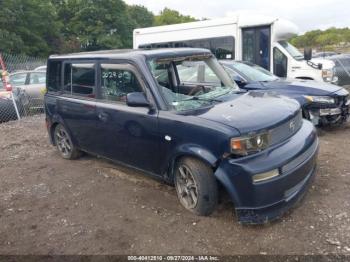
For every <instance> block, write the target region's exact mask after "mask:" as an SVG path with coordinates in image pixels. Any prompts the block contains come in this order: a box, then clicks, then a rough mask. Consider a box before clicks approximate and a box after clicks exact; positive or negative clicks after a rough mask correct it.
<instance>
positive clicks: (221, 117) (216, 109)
mask: <svg viewBox="0 0 350 262" xmlns="http://www.w3.org/2000/svg"><path fill="white" fill-rule="evenodd" d="M299 109H300V105H299V104H298V103H297V102H296V101H295V100H292V99H288V98H284V97H281V96H279V95H276V94H275V93H270V92H261V91H251V92H248V93H245V94H243V95H237V96H235V98H233V99H230V100H228V101H226V102H222V103H218V104H216V105H214V106H213V107H211V108H210V109H208V110H206V111H205V112H203V113H201V114H200V115H198V117H201V118H203V119H207V120H211V121H215V122H218V123H222V124H225V125H228V126H230V127H233V128H235V129H237V130H238V131H239V132H240V133H241V134H247V133H250V132H258V131H260V130H266V129H269V128H272V127H274V126H277V125H279V124H280V123H282V122H285V121H286V120H287V119H289V118H291V117H292V116H294V115H295V114H297V112H298V111H299Z"/></svg>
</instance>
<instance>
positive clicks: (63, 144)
mask: <svg viewBox="0 0 350 262" xmlns="http://www.w3.org/2000/svg"><path fill="white" fill-rule="evenodd" d="M54 137H55V142H56V147H57V149H58V151H59V152H60V154H61V156H62V157H63V158H65V159H77V158H78V157H79V156H80V151H79V150H78V149H77V148H76V147H75V146H74V145H73V143H72V139H71V137H70V135H69V134H68V132H67V130H66V129H65V127H64V126H63V125H61V124H58V125H57V126H56V128H55V131H54Z"/></svg>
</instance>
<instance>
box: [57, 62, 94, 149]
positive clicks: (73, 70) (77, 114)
mask: <svg viewBox="0 0 350 262" xmlns="http://www.w3.org/2000/svg"><path fill="white" fill-rule="evenodd" d="M63 71H64V73H63V75H64V77H63V94H62V95H61V96H59V99H58V102H57V103H58V105H57V111H58V114H59V116H60V117H61V118H62V119H63V121H64V125H65V126H66V128H67V129H68V131H69V132H70V133H71V135H72V137H73V140H74V142H75V143H76V144H78V146H79V147H80V148H81V149H83V150H85V151H88V152H92V153H94V152H95V151H96V140H95V138H96V121H97V116H96V64H95V63H94V62H80V61H74V62H67V63H64V69H63Z"/></svg>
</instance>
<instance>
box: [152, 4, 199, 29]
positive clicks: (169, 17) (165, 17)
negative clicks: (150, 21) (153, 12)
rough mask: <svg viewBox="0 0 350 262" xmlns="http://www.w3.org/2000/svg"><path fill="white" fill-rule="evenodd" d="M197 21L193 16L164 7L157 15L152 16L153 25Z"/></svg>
mask: <svg viewBox="0 0 350 262" xmlns="http://www.w3.org/2000/svg"><path fill="white" fill-rule="evenodd" d="M194 21H197V20H196V19H195V18H194V17H191V16H185V15H181V14H180V13H179V12H178V11H175V10H172V9H169V8H164V9H163V10H162V11H161V12H160V14H159V15H157V16H155V17H154V25H155V26H159V25H172V24H180V23H187V22H194Z"/></svg>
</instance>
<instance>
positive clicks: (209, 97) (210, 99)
mask: <svg viewBox="0 0 350 262" xmlns="http://www.w3.org/2000/svg"><path fill="white" fill-rule="evenodd" d="M149 64H150V68H151V71H152V73H153V75H154V77H155V78H156V80H157V82H158V88H159V89H160V91H161V93H162V95H163V97H164V99H165V100H166V102H167V104H168V105H169V106H170V107H171V108H173V109H175V110H176V111H185V110H193V109H198V108H200V107H205V106H208V105H211V104H213V103H218V102H221V98H222V97H224V96H226V95H228V94H231V93H234V92H237V91H238V90H239V88H238V87H237V85H236V84H235V83H233V82H232V81H231V79H230V78H229V76H228V75H227V73H226V72H225V70H224V69H223V68H222V67H221V66H220V64H219V63H218V62H217V60H216V59H215V58H212V57H203V56H198V57H193V56H191V57H182V58H178V57H176V58H171V59H170V58H169V59H161V60H157V59H153V60H151V61H150V62H149Z"/></svg>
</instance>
